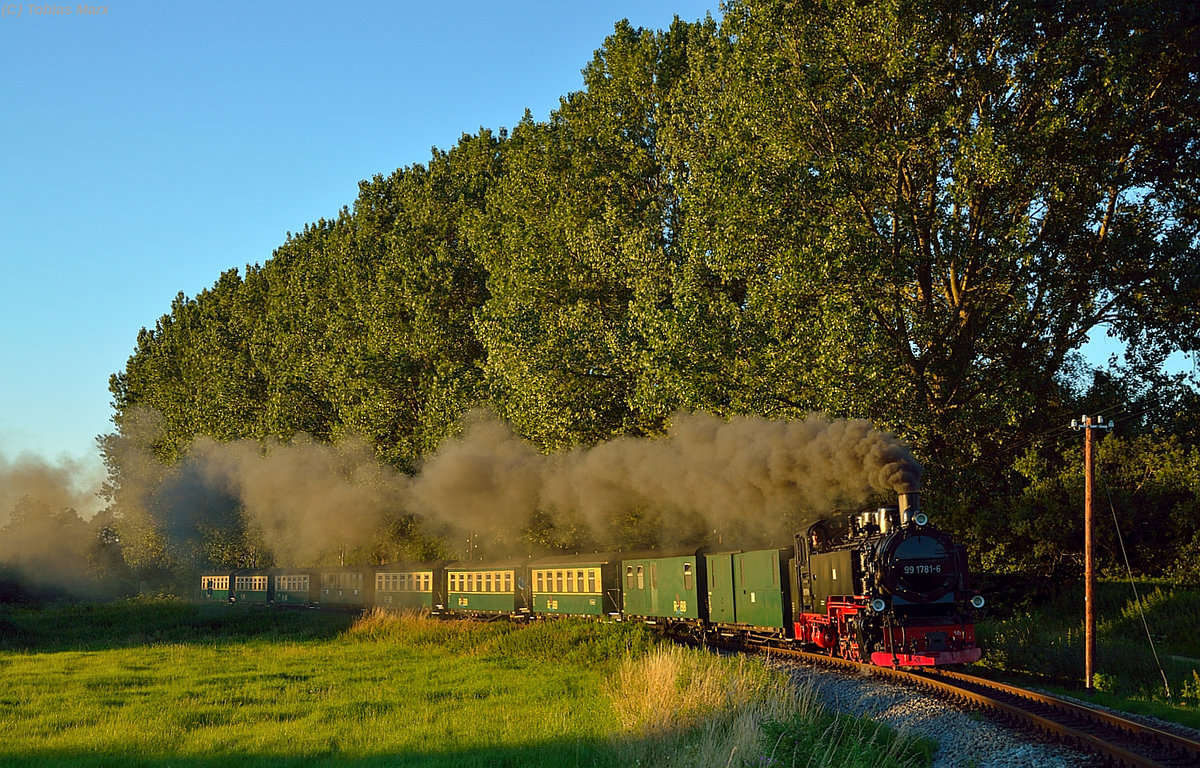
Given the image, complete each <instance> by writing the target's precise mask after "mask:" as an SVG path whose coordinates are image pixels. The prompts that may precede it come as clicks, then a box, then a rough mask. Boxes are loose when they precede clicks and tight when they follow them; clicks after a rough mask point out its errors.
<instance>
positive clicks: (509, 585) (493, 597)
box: [446, 561, 529, 615]
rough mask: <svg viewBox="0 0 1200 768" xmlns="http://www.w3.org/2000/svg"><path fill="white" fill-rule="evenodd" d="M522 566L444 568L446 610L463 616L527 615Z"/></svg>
mask: <svg viewBox="0 0 1200 768" xmlns="http://www.w3.org/2000/svg"><path fill="white" fill-rule="evenodd" d="M524 582H525V562H524V561H515V562H504V563H479V564H467V563H452V564H450V565H448V566H446V608H447V609H448V610H451V611H455V612H458V613H465V614H496V615H499V614H514V613H527V612H528V611H529V603H528V600H527V599H526V594H527V592H528V585H527V584H525V583H524Z"/></svg>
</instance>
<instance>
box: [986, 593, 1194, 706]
mask: <svg viewBox="0 0 1200 768" xmlns="http://www.w3.org/2000/svg"><path fill="white" fill-rule="evenodd" d="M1137 590H1138V593H1139V595H1140V597H1141V599H1140V610H1139V605H1138V602H1139V601H1137V600H1135V599H1134V597H1133V594H1132V592H1131V590H1130V587H1129V584H1128V583H1127V582H1126V583H1121V582H1115V581H1113V582H1108V581H1105V582H1101V583H1100V584H1099V585H1098V589H1097V601H1096V611H1097V622H1096V672H1095V675H1096V676H1095V678H1094V679H1093V683H1094V684H1095V685H1096V686H1097V689H1098V690H1100V691H1101V692H1103V693H1106V694H1110V695H1111V698H1110V699H1109V703H1110V704H1111V705H1113V706H1117V707H1119V708H1122V709H1126V708H1129V707H1130V706H1131V705H1130V704H1128V703H1126V702H1127V701H1129V700H1132V701H1134V702H1150V703H1153V702H1157V703H1158V704H1160V705H1162V708H1161V711H1160V712H1158V713H1157V714H1159V716H1162V717H1166V718H1168V719H1175V720H1180V721H1183V722H1188V723H1190V724H1192V725H1195V724H1197V723H1200V717H1197V716H1196V713H1195V711H1194V710H1193V711H1192V712H1191V713H1188V712H1187V711H1186V707H1187V706H1194V704H1190V703H1189V702H1190V699H1189V698H1188V696H1189V695H1190V694H1188V693H1186V691H1191V690H1193V688H1192V687H1191V686H1194V682H1192V681H1194V679H1195V675H1196V670H1197V669H1198V668H1200V638H1198V637H1197V634H1196V627H1197V626H1200V592H1197V591H1196V590H1185V589H1179V588H1175V587H1172V586H1170V585H1165V584H1148V583H1140V584H1138V585H1137ZM1083 608H1084V601H1083V592H1082V589H1081V588H1072V589H1069V590H1065V591H1063V593H1062V594H1060V595H1059V596H1057V597H1056V598H1054V599H1052V600H1049V601H1045V602H1043V603H1042V604H1041V605H1040V606H1038V607H1037V608H1036V609H1034V610H1030V611H1027V612H1018V613H1016V614H1014V615H1012V616H1010V617H1006V618H1001V619H988V620H986V621H983V622H981V623H980V624H979V625H978V626H977V628H976V630H977V638H978V641H979V645H980V647H982V648H984V649H985V650H984V657H983V660H982V661H981V662H980V664H979V666H980V667H981V668H984V669H992V670H997V671H1003V672H1006V673H1015V674H1019V675H1026V676H1032V677H1035V678H1037V679H1039V680H1040V681H1042V682H1050V683H1055V684H1058V685H1070V686H1072V687H1075V688H1078V687H1082V678H1083V672H1084V631H1083ZM1143 614H1144V616H1145V620H1144V623H1143ZM1147 631H1149V634H1150V638H1147ZM1151 639H1152V640H1153V642H1154V649H1153V650H1152V649H1151V647H1150V640H1151ZM1160 667H1161V668H1160ZM1164 675H1165V676H1166V681H1165V683H1164V680H1163V677H1164ZM1168 685H1169V687H1170V689H1171V699H1170V700H1168V697H1167V690H1166V688H1167V686H1168ZM1181 704H1182V705H1183V706H1184V707H1185V709H1183V710H1179V709H1177V707H1178V706H1179V705H1181ZM1170 705H1174V706H1170ZM1131 711H1137V710H1131Z"/></svg>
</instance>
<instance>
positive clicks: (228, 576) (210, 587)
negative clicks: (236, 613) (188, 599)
mask: <svg viewBox="0 0 1200 768" xmlns="http://www.w3.org/2000/svg"><path fill="white" fill-rule="evenodd" d="M233 575H234V572H233V571H210V572H208V573H202V574H200V599H201V600H203V601H204V602H206V603H228V602H229V597H230V595H231V594H232V592H231V591H230V587H232V586H233Z"/></svg>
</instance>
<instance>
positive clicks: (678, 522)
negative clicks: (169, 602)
mask: <svg viewBox="0 0 1200 768" xmlns="http://www.w3.org/2000/svg"><path fill="white" fill-rule="evenodd" d="M158 423H159V422H157V421H155V419H153V418H150V417H147V418H146V419H142V420H140V421H139V422H138V424H140V425H141V426H139V427H138V429H139V430H142V432H144V434H141V436H140V437H137V438H136V439H131V440H130V441H129V444H128V445H125V446H124V447H123V448H122V450H124V451H125V454H123V456H124V458H123V460H124V461H133V460H134V458H135V457H137V456H138V455H139V453H138V450H140V451H141V454H140V455H141V456H142V459H143V460H145V461H147V462H149V464H150V466H149V467H148V468H141V469H138V468H135V467H129V468H127V469H126V470H124V471H123V476H124V477H127V478H129V481H130V483H131V487H130V489H129V491H130V493H129V494H128V495H126V497H125V502H126V503H128V504H132V506H130V507H129V508H130V509H145V510H147V512H148V515H149V517H150V518H152V519H154V520H156V521H157V522H156V525H157V526H158V527H159V529H160V530H161V531H162V532H163V533H164V535H165V536H167V537H168V538H169V539H171V540H172V542H173V550H174V551H176V552H188V551H192V552H197V551H200V548H199V547H195V546H193V547H191V548H190V549H189V547H188V545H187V542H188V541H189V540H194V541H198V540H199V539H201V538H203V536H204V531H205V530H206V529H208V530H211V529H212V528H213V527H214V526H215V527H220V526H230V525H234V524H237V523H238V522H239V521H240V522H241V523H242V524H244V525H247V526H249V527H251V528H252V529H253V530H255V531H256V532H257V533H258V534H259V535H260V536H261V540H262V541H263V542H264V544H265V546H266V547H267V548H269V549H270V551H271V552H272V554H273V556H274V558H273V559H274V562H275V564H277V565H306V564H313V563H316V562H320V561H324V562H329V561H330V559H331V553H336V552H338V551H340V550H344V551H350V550H354V549H356V548H361V547H366V546H368V545H370V544H371V543H372V542H374V541H377V540H378V538H379V536H380V533H381V531H382V530H383V528H384V526H385V523H386V521H387V520H388V519H389V516H392V519H394V517H395V516H396V515H399V514H402V513H407V514H413V515H415V516H416V517H417V518H418V519H419V520H420V521H421V526H422V529H423V531H424V533H425V534H427V535H431V536H440V537H442V538H443V539H444V540H448V541H449V542H451V545H452V548H460V547H459V546H456V545H461V543H462V542H463V541H465V540H466V537H467V536H468V535H471V534H475V535H476V536H478V540H479V541H480V542H481V543H484V544H485V547H486V549H487V552H488V554H489V555H492V556H508V555H516V554H521V553H523V551H524V548H525V547H527V546H528V544H527V543H525V544H522V543H521V538H522V536H523V535H525V534H526V533H527V532H528V531H529V530H531V529H535V528H539V527H540V528H541V529H549V530H550V531H551V532H553V533H554V536H551V537H549V538H547V539H543V541H544V542H558V543H559V544H563V545H570V546H572V547H583V546H594V547H618V546H630V545H631V544H632V545H638V546H645V545H649V544H661V545H662V546H674V545H681V544H684V543H689V544H694V543H699V540H700V539H703V538H705V537H709V538H711V537H712V536H713V534H714V532H715V535H716V536H718V537H721V538H722V539H723V540H724V541H725V542H726V543H740V542H745V543H752V542H765V541H786V540H787V537H788V536H790V534H791V532H792V531H794V530H795V526H796V525H798V524H800V523H801V522H802V521H803V520H804V519H813V518H815V517H816V516H817V514H819V513H825V512H828V511H830V510H831V509H832V508H834V507H836V506H839V505H849V504H859V503H862V502H863V501H864V500H866V499H867V498H868V497H870V496H871V495H872V494H889V495H893V494H895V493H897V492H903V491H910V490H916V489H917V488H918V487H919V484H920V476H921V466H920V464H918V463H917V461H916V460H915V459H914V458H913V456H912V454H911V453H910V452H909V451H908V449H907V448H905V446H904V445H903V444H902V443H900V442H899V441H898V440H896V439H895V438H894V437H892V436H891V435H889V434H887V433H884V432H880V431H878V430H875V429H873V428H872V427H871V425H870V424H869V423H868V422H866V421H861V420H860V421H846V420H840V419H829V418H826V417H824V416H822V415H819V414H817V415H812V416H810V417H808V418H806V419H803V420H794V421H773V420H768V419H763V418H759V417H754V416H739V417H734V418H732V419H729V420H723V419H719V418H716V417H714V416H711V415H707V414H703V413H680V414H676V415H675V416H674V417H673V419H672V424H671V427H670V429H669V430H668V431H667V433H666V434H665V435H663V436H661V437H657V438H618V439H615V440H611V441H608V442H605V443H601V444H598V445H595V446H591V447H581V448H577V449H574V450H570V451H564V452H560V453H556V454H551V455H546V454H543V453H541V452H540V451H539V450H538V449H537V448H536V447H535V446H534V445H533V444H531V443H530V442H529V441H527V440H525V439H524V438H522V437H520V436H519V435H517V434H516V433H515V432H514V431H513V430H512V428H511V427H510V426H509V425H508V424H507V423H506V422H504V421H501V420H499V419H497V418H496V417H495V416H494V415H491V414H489V413H486V412H477V413H473V414H468V415H467V417H466V418H465V424H466V426H465V429H464V433H463V435H462V436H461V437H458V438H452V439H448V440H446V441H445V442H444V443H443V444H442V446H441V447H440V448H439V450H438V451H437V453H436V454H434V455H433V456H431V457H430V458H429V459H428V461H426V462H425V464H424V465H423V466H422V467H421V468H420V471H419V472H418V473H417V474H416V475H415V476H413V477H409V476H407V475H403V474H400V473H398V472H395V471H393V470H390V469H388V468H386V467H384V466H383V465H381V464H380V463H379V461H378V459H377V457H376V455H375V453H374V451H373V449H372V448H371V446H370V445H369V444H368V443H367V442H366V441H364V440H362V439H359V438H347V439H344V440H342V441H341V442H340V443H338V444H336V445H328V444H324V443H318V442H315V441H314V440H312V439H310V438H307V437H305V436H302V435H301V436H297V437H296V438H294V439H293V440H292V441H291V442H289V443H287V444H282V443H279V442H268V443H266V444H263V443H259V442H256V441H234V442H229V443H218V442H216V441H213V440H211V439H208V438H199V439H197V440H196V441H194V442H193V443H192V445H191V446H190V447H189V448H188V450H187V451H186V453H185V455H184V458H183V459H182V461H180V462H179V463H178V464H177V465H175V466H174V467H171V468H162V467H161V466H158V467H157V468H155V465H156V462H154V461H153V459H152V456H153V454H152V452H151V451H150V450H149V446H152V445H153V443H154V441H155V435H156V434H158V431H157V429H156V428H155V425H156V424H158ZM131 426H132V425H131ZM142 427H145V429H142ZM130 433H131V435H137V434H140V433H139V432H138V431H137V430H130ZM131 446H132V447H131ZM136 446H142V448H141V449H138V450H134V447H136ZM139 484H142V485H144V487H142V488H138V489H137V490H136V492H133V490H134V488H136V487H137V486H138V485H139ZM122 492H123V493H124V492H125V490H124V489H123V491H122Z"/></svg>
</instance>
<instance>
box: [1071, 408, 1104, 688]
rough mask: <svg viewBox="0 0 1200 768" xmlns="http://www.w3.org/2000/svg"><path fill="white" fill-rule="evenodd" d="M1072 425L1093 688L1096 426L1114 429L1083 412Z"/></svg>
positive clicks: (1086, 656)
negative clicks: (1079, 446) (1079, 433)
mask: <svg viewBox="0 0 1200 768" xmlns="http://www.w3.org/2000/svg"><path fill="white" fill-rule="evenodd" d="M1071 428H1072V429H1075V430H1079V429H1082V430H1083V601H1084V609H1083V627H1084V629H1083V642H1084V651H1083V674H1084V680H1083V687H1084V689H1085V690H1087V691H1089V692H1090V691H1092V690H1093V688H1092V678H1093V677H1094V676H1095V674H1096V557H1095V544H1094V542H1093V541H1092V531H1093V530H1094V528H1095V523H1094V518H1093V507H1094V502H1095V493H1094V492H1093V486H1094V485H1095V480H1096V468H1095V464H1094V461H1093V456H1094V454H1095V444H1096V438H1095V435H1093V434H1092V430H1094V429H1112V422H1111V421H1110V422H1108V423H1107V424H1105V423H1104V417H1103V416H1101V417H1099V418H1098V419H1097V420H1096V422H1095V423H1093V421H1092V418H1091V417H1090V416H1086V415H1085V416H1084V417H1083V419H1082V423H1081V422H1077V421H1072V422H1071Z"/></svg>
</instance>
